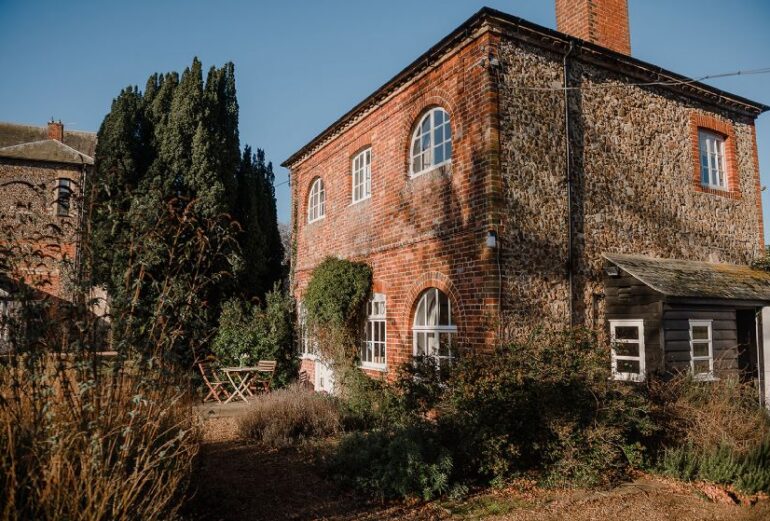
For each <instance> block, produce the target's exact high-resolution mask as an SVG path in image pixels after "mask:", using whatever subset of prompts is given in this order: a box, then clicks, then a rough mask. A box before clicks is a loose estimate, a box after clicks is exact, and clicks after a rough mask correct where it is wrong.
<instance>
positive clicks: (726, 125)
mask: <svg viewBox="0 0 770 521" xmlns="http://www.w3.org/2000/svg"><path fill="white" fill-rule="evenodd" d="M700 129H703V130H710V131H712V132H716V133H717V134H720V135H721V136H722V137H724V138H725V168H726V170H727V190H717V189H714V188H709V187H706V186H703V183H702V181H701V165H700V140H699V137H698V131H699V130H700ZM690 140H691V146H692V157H693V177H692V180H693V186H694V187H695V190H696V191H698V192H704V193H707V194H712V195H718V196H721V197H727V198H730V199H740V198H741V186H740V182H739V180H740V177H739V175H738V160H737V154H736V148H735V129H734V128H733V124H732V123H730V122H727V121H723V120H721V119H717V118H715V117H714V116H711V115H707V114H701V113H693V114H692V115H691V116H690ZM758 171H759V169H757V172H758ZM760 210H761V208H760Z"/></svg>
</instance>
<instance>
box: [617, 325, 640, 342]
mask: <svg viewBox="0 0 770 521" xmlns="http://www.w3.org/2000/svg"><path fill="white" fill-rule="evenodd" d="M615 338H616V339H618V340H639V327H638V326H617V327H615Z"/></svg>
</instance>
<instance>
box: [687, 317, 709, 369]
mask: <svg viewBox="0 0 770 521" xmlns="http://www.w3.org/2000/svg"><path fill="white" fill-rule="evenodd" d="M690 370H691V371H692V374H693V376H694V377H695V378H696V379H708V378H711V377H712V376H713V375H714V344H713V341H712V335H711V320H690Z"/></svg>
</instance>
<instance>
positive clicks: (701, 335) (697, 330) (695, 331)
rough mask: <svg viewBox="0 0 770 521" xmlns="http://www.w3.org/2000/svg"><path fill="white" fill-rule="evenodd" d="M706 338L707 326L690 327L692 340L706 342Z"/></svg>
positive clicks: (707, 333)
mask: <svg viewBox="0 0 770 521" xmlns="http://www.w3.org/2000/svg"><path fill="white" fill-rule="evenodd" d="M708 337H709V328H708V326H692V338H693V340H708Z"/></svg>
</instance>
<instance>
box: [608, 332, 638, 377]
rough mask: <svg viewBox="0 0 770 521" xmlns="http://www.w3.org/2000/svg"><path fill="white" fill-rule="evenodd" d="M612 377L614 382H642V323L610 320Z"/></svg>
mask: <svg viewBox="0 0 770 521" xmlns="http://www.w3.org/2000/svg"><path fill="white" fill-rule="evenodd" d="M610 340H611V342H612V377H613V378H614V379H615V380H629V381H632V382H641V381H642V380H644V321H643V320H610Z"/></svg>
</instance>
